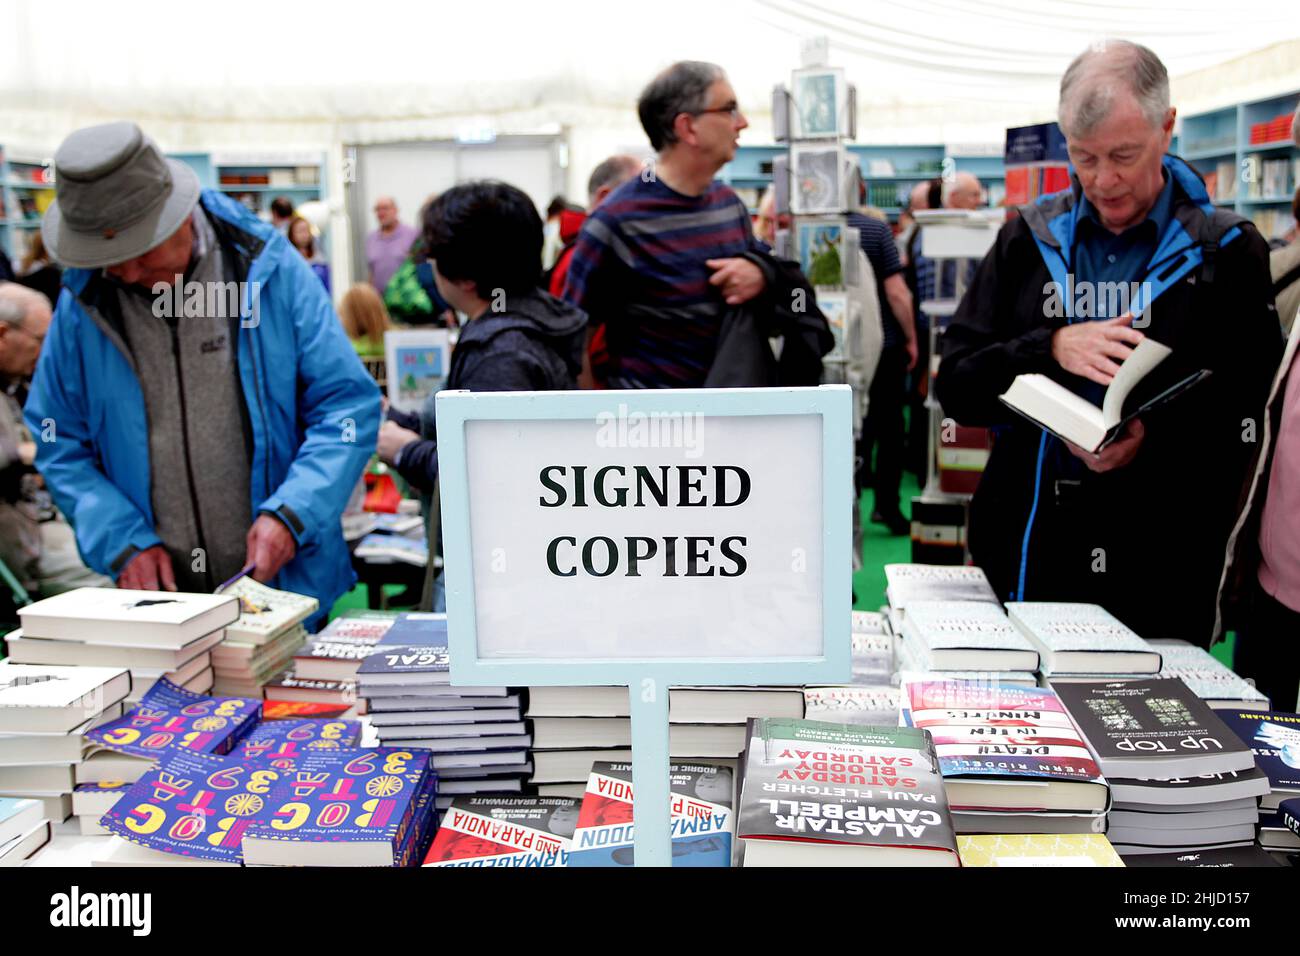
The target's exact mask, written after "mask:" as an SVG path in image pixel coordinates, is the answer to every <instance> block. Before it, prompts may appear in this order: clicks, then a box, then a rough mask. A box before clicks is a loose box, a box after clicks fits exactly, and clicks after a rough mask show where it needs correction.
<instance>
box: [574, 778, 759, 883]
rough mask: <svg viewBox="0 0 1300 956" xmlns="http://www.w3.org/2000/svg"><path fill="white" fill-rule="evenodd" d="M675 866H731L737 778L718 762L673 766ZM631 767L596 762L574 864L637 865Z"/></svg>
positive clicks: (576, 836)
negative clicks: (735, 779) (634, 845)
mask: <svg viewBox="0 0 1300 956" xmlns="http://www.w3.org/2000/svg"><path fill="white" fill-rule="evenodd" d="M668 775H669V805H670V814H671V816H670V821H671V822H670V827H671V833H672V849H673V857H672V859H673V863H672V865H673V866H679V867H699V866H705V867H707V866H721V867H729V866H731V852H732V846H731V837H732V833H733V832H734V831H735V827H736V823H735V818H734V815H733V800H734V796H733V794H734V778H733V775H732V772H731V770H730V769H729V768H727V767H720V766H717V765H716V764H689V763H680V762H674V763H672V764H671V765H670V766H669V768H668ZM632 792H633V791H632V765H631V764H630V763H605V762H602V763H597V764H594V765H593V766H592V768H591V777H590V778H589V779H588V781H587V790H586V793H585V794H584V796H583V798H582V807H581V809H580V810H579V813H578V827H577V829H576V830H575V831H574V833H573V849H572V851H571V852H570V854H569V866H632V865H633V863H634V862H635V860H634V851H633V843H634V841H635V839H636V828H635V826H634V825H633V822H632Z"/></svg>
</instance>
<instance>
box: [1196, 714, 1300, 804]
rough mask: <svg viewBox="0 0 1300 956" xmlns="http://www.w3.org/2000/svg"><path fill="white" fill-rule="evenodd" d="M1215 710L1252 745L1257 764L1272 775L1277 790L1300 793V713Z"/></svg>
mask: <svg viewBox="0 0 1300 956" xmlns="http://www.w3.org/2000/svg"><path fill="white" fill-rule="evenodd" d="M1215 713H1217V714H1218V715H1219V719H1220V720H1222V721H1223V722H1224V723H1225V724H1227V725H1228V726H1229V727H1231V728H1232V730H1233V733H1235V734H1236V735H1237V736H1238V737H1239V738H1241V740H1242V741H1243V742H1245V744H1246V746H1248V747H1250V748H1251V751H1252V752H1253V753H1254V755H1255V766H1257V767H1259V769H1260V770H1262V771H1264V773H1266V774H1268V782H1269V786H1270V787H1272V789H1273V790H1274V791H1275V792H1283V793H1285V792H1288V791H1295V792H1297V793H1300V714H1286V713H1282V712H1280V711H1258V710H1220V711H1216V712H1215Z"/></svg>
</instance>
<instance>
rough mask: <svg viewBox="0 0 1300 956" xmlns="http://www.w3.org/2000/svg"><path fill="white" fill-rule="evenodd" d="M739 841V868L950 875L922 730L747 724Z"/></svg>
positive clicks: (938, 781) (944, 815) (939, 790)
mask: <svg viewBox="0 0 1300 956" xmlns="http://www.w3.org/2000/svg"><path fill="white" fill-rule="evenodd" d="M737 835H738V836H739V838H740V839H741V840H742V841H744V845H745V850H744V865H745V866H803V865H807V866H859V865H872V866H875V865H881V866H891V865H911V866H958V865H959V861H958V857H957V844H956V841H955V839H954V834H953V830H952V824H951V821H950V819H949V813H948V801H947V797H946V796H945V794H944V788H943V778H942V777H941V776H940V775H939V760H938V757H937V755H936V754H935V752H934V745H933V744H932V743H931V742H930V735H929V734H928V733H927V732H926V731H924V730H916V729H913V728H909V727H859V726H854V725H851V724H832V723H824V722H822V721H813V720H791V719H772V718H763V719H759V720H753V721H751V722H750V724H749V742H748V745H747V748H746V754H745V775H744V784H743V789H742V795H741V799H740V822H739V825H738V827H737Z"/></svg>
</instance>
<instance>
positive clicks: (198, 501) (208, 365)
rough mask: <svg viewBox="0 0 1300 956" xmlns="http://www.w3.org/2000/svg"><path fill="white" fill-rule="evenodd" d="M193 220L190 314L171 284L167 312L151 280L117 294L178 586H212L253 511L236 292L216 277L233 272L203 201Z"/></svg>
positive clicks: (157, 516)
mask: <svg viewBox="0 0 1300 956" xmlns="http://www.w3.org/2000/svg"><path fill="white" fill-rule="evenodd" d="M193 223H194V255H193V257H192V258H191V260H190V271H189V273H188V274H187V275H186V277H185V281H186V291H189V290H190V289H191V288H198V289H201V290H202V292H203V295H202V303H201V304H200V303H199V302H198V296H193V297H190V296H182V302H183V304H185V305H186V308H184V309H183V310H182V311H183V312H184V313H185V314H183V315H180V316H176V317H175V318H174V319H173V318H169V317H167V316H169V315H170V313H172V312H174V311H175V310H174V309H173V308H170V306H171V305H172V304H173V303H174V301H175V299H174V296H173V294H172V292H171V290H170V289H169V290H168V291H167V292H166V293H164V295H163V296H162V297H159V298H165V300H166V301H165V302H164V303H161V304H160V309H159V311H163V312H164V317H159V316H158V315H156V314H155V302H156V298H155V296H154V294H153V292H152V291H151V290H149V289H141V288H139V287H136V286H132V287H130V288H123V289H122V290H121V291H120V292H119V293H118V295H119V300H120V304H121V310H122V320H123V326H124V329H125V333H126V340H127V344H128V345H129V347H130V349H131V353H132V356H133V357H134V359H135V364H136V368H137V369H138V371H139V380H140V387H141V390H142V391H143V392H144V401H145V411H146V414H147V416H148V420H149V474H150V484H151V500H152V504H153V512H154V526H155V529H156V530H157V532H158V536H159V537H160V538H162V540H163V544H164V546H165V547H166V548H167V552H168V553H169V554H170V555H171V558H172V566H173V568H174V569H175V572H176V586H177V587H178V588H180V589H181V590H183V591H184V590H189V591H211V590H212V589H213V588H215V587H216V586H217V585H218V584H220V583H221V582H222V581H225V580H226V579H227V578H229V577H231V576H233V575H234V574H235V573H236V572H237V571H238V570H239V569H240V568H241V567H242V566H243V563H244V555H245V550H246V549H245V543H244V542H245V536H246V535H247V534H248V528H249V526H250V524H251V523H252V519H253V515H252V504H251V502H250V496H249V467H250V464H249V457H248V448H249V445H248V442H247V439H246V432H245V429H246V425H245V421H246V414H247V412H246V409H245V408H244V395H243V390H242V388H241V387H240V382H239V363H238V355H237V348H238V339H237V332H238V329H239V316H238V310H237V309H235V311H234V314H233V315H230V314H228V313H229V312H230V311H231V310H230V309H229V308H226V306H227V305H228V303H229V301H230V296H228V295H221V294H215V293H216V292H218V291H220V289H221V288H222V287H219V286H214V285H212V284H213V283H225V282H228V281H234V274H233V271H232V270H231V269H229V268H227V263H226V262H225V261H224V257H223V255H222V251H221V246H220V244H219V243H218V242H217V237H216V233H215V231H214V230H213V228H212V225H211V223H210V222H209V221H208V218H207V215H206V214H205V213H204V212H203V210H202V208H201V207H200V208H196V209H195V211H194V214H193ZM190 283H198V284H199V285H198V286H197V287H191V286H190ZM210 292H212V293H214V294H209V293H210ZM237 301H238V300H236V302H237ZM163 306H167V307H168V308H163ZM195 306H197V308H195ZM194 312H198V313H199V314H197V315H196V314H193V313H194ZM196 549H198V550H199V552H200V553H198V554H196Z"/></svg>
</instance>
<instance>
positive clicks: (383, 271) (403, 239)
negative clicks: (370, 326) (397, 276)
mask: <svg viewBox="0 0 1300 956" xmlns="http://www.w3.org/2000/svg"><path fill="white" fill-rule="evenodd" d="M375 220H376V221H377V222H378V223H379V228H378V229H376V230H374V232H371V233H369V234H368V235H367V236H366V268H367V269H369V271H370V284H371V285H372V286H374V287H375V291H376V292H378V293H379V294H380V295H383V294H384V290H385V289H387V288H388V281H389V280H390V279H391V278H392V277H393V274H394V273H395V272H397V270H398V269H399V268H401V265H402V263H403V262H405V261H406V257H407V255H409V254H410V251H411V245H412V244H413V243H414V242H415V240H416V239H418V238H419V237H420V230H419V229H416V228H415V227H414V226H408V225H407V224H406V223H404V222H402V220H401V218H400V217H399V216H398V213H397V200H395V199H393V197H392V196H380V197H379V198H378V199H376V200H375Z"/></svg>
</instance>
